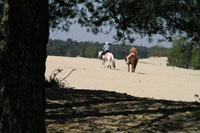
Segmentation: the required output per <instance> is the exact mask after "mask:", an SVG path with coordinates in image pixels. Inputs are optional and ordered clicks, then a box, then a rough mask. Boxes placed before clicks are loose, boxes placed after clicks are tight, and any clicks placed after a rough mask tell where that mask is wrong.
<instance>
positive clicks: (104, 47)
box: [101, 42, 110, 59]
mask: <svg viewBox="0 0 200 133" xmlns="http://www.w3.org/2000/svg"><path fill="white" fill-rule="evenodd" d="M108 52H110V44H109V43H108V42H106V44H105V45H104V46H103V52H102V54H101V59H102V56H103V55H105V54H106V53H108Z"/></svg>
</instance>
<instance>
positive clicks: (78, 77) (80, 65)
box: [45, 56, 200, 101]
mask: <svg viewBox="0 0 200 133" xmlns="http://www.w3.org/2000/svg"><path fill="white" fill-rule="evenodd" d="M166 59H167V58H165V57H162V58H160V57H159V58H158V57H152V58H148V59H139V62H138V66H137V68H136V72H135V73H131V72H130V73H128V72H127V65H126V64H125V61H124V60H116V69H114V70H110V69H107V68H104V67H103V65H102V64H101V61H100V60H98V59H88V58H81V57H76V58H73V57H58V56H48V58H47V62H46V74H45V75H46V77H47V78H48V77H49V75H50V74H51V73H52V71H54V70H55V69H57V68H62V69H64V71H63V72H62V73H61V74H59V75H58V76H59V77H60V78H63V77H65V76H66V75H67V74H68V73H70V72H71V71H72V70H73V69H76V70H75V71H73V72H72V73H71V75H70V76H69V77H68V78H67V79H66V80H67V82H68V86H69V87H75V88H76V89H91V90H107V91H116V92H120V93H127V94H130V95H132V96H138V97H149V98H155V99H166V100H176V101H195V98H194V95H195V94H198V95H200V70H188V69H181V68H177V67H175V68H173V67H167V66H166Z"/></svg>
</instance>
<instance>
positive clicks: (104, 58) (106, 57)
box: [98, 51, 116, 69]
mask: <svg viewBox="0 0 200 133" xmlns="http://www.w3.org/2000/svg"><path fill="white" fill-rule="evenodd" d="M102 52H103V51H99V52H98V58H99V59H101V54H102ZM106 61H107V62H108V65H107V67H108V68H110V69H111V68H115V67H116V65H115V59H114V55H113V54H112V53H110V52H108V53H106V54H105V55H103V56H102V64H103V65H104V67H105V63H106ZM111 65H112V66H111Z"/></svg>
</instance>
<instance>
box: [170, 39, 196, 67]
mask: <svg viewBox="0 0 200 133" xmlns="http://www.w3.org/2000/svg"><path fill="white" fill-rule="evenodd" d="M168 65H169V66H177V67H182V68H192V69H200V47H199V45H193V44H191V43H190V42H189V41H187V40H186V39H185V38H180V39H176V40H174V41H173V47H172V48H171V49H170V51H169V56H168Z"/></svg>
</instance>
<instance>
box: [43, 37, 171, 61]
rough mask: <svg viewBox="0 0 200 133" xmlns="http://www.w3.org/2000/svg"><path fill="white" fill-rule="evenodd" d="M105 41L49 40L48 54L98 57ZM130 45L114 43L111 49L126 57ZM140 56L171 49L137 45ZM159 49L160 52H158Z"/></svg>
mask: <svg viewBox="0 0 200 133" xmlns="http://www.w3.org/2000/svg"><path fill="white" fill-rule="evenodd" d="M103 45H104V44H103V43H98V42H77V41H73V40H72V39H68V40H67V41H61V40H51V39H50V40H49V42H48V44H47V54H48V55H56V56H69V57H76V56H81V57H89V58H91V57H93V58H97V51H101V50H102V48H103ZM130 48H131V46H130V45H122V44H112V45H110V51H111V52H112V53H113V54H114V57H115V58H117V59H124V56H125V54H127V53H128V52H129V49H130ZM136 48H137V51H138V55H139V58H148V57H149V56H166V55H167V53H168V51H169V49H168V48H163V47H157V46H156V47H151V48H147V47H144V46H136ZM158 51H159V52H158Z"/></svg>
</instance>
